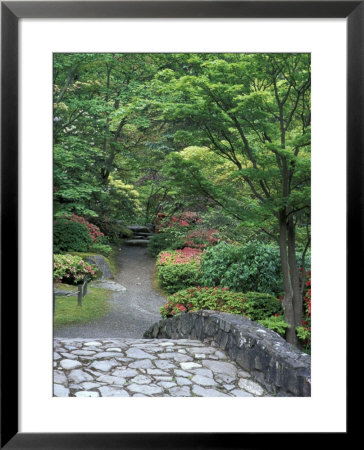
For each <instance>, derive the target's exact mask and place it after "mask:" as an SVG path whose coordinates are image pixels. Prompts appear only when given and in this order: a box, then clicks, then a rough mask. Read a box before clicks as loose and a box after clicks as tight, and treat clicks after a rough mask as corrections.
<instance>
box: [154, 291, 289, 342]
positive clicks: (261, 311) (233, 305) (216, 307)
mask: <svg viewBox="0 0 364 450" xmlns="http://www.w3.org/2000/svg"><path fill="white" fill-rule="evenodd" d="M167 300H168V302H167V304H166V305H164V306H162V307H161V308H160V313H161V316H162V317H173V316H175V315H178V314H181V313H182V312H189V311H199V310H202V309H207V310H213V311H222V312H227V313H230V314H240V315H243V316H245V317H248V318H249V319H251V320H254V321H259V322H260V323H262V322H264V323H262V325H263V326H266V327H267V328H270V329H273V330H274V331H277V332H278V333H280V334H282V335H284V333H285V330H286V328H287V327H288V324H286V323H285V322H284V320H283V317H282V314H283V310H282V305H281V303H280V301H279V300H278V299H277V298H275V297H274V296H272V295H269V294H261V293H257V292H248V293H246V294H244V293H242V292H233V291H230V290H229V289H228V288H220V287H213V288H211V287H206V286H205V287H201V286H197V287H191V288H188V289H184V290H182V291H179V292H176V293H175V294H174V295H172V296H170V297H168V299H167Z"/></svg>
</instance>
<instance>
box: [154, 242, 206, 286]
mask: <svg viewBox="0 0 364 450" xmlns="http://www.w3.org/2000/svg"><path fill="white" fill-rule="evenodd" d="M201 255H202V251H201V250H198V249H193V248H188V247H186V248H184V249H181V250H170V251H164V252H161V253H160V254H159V255H158V257H157V270H158V280H159V282H160V285H161V287H162V288H163V289H164V290H165V291H166V292H167V293H169V294H172V293H174V292H177V291H180V290H181V289H185V288H187V287H189V286H197V285H198V284H200V282H201V272H200V259H201Z"/></svg>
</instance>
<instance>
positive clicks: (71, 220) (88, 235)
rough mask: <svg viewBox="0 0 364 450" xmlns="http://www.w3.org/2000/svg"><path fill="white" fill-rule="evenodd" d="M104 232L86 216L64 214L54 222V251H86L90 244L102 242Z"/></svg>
mask: <svg viewBox="0 0 364 450" xmlns="http://www.w3.org/2000/svg"><path fill="white" fill-rule="evenodd" d="M103 238H104V233H102V232H101V231H100V228H99V227H98V226H96V225H94V224H92V223H90V222H88V221H87V220H86V219H85V218H84V217H82V216H77V215H76V214H72V215H70V216H68V215H65V214H64V215H62V216H60V217H58V218H57V219H56V220H55V221H54V224H53V251H54V252H55V253H61V252H86V251H88V250H89V248H90V246H92V245H93V244H96V243H102V244H105V242H102V239H103Z"/></svg>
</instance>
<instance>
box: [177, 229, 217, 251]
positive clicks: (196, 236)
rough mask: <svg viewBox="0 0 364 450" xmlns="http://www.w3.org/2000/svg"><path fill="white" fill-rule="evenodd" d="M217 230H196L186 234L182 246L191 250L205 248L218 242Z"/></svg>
mask: <svg viewBox="0 0 364 450" xmlns="http://www.w3.org/2000/svg"><path fill="white" fill-rule="evenodd" d="M218 235H219V232H218V230H214V229H213V228H208V229H207V228H197V229H195V230H191V231H189V232H188V233H187V236H186V240H185V241H184V244H185V245H186V246H188V247H193V248H207V247H208V246H210V245H215V244H217V242H218Z"/></svg>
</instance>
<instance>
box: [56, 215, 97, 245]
mask: <svg viewBox="0 0 364 450" xmlns="http://www.w3.org/2000/svg"><path fill="white" fill-rule="evenodd" d="M62 217H63V218H65V219H68V220H70V221H71V222H77V223H83V224H84V225H86V226H87V228H88V233H89V236H90V238H91V239H92V240H93V242H98V239H99V238H100V237H102V236H104V233H102V232H101V231H100V228H99V227H98V226H96V225H94V224H93V223H90V222H88V221H87V220H86V219H85V218H84V217H82V216H77V215H76V214H72V215H71V216H67V215H63V216H62Z"/></svg>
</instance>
